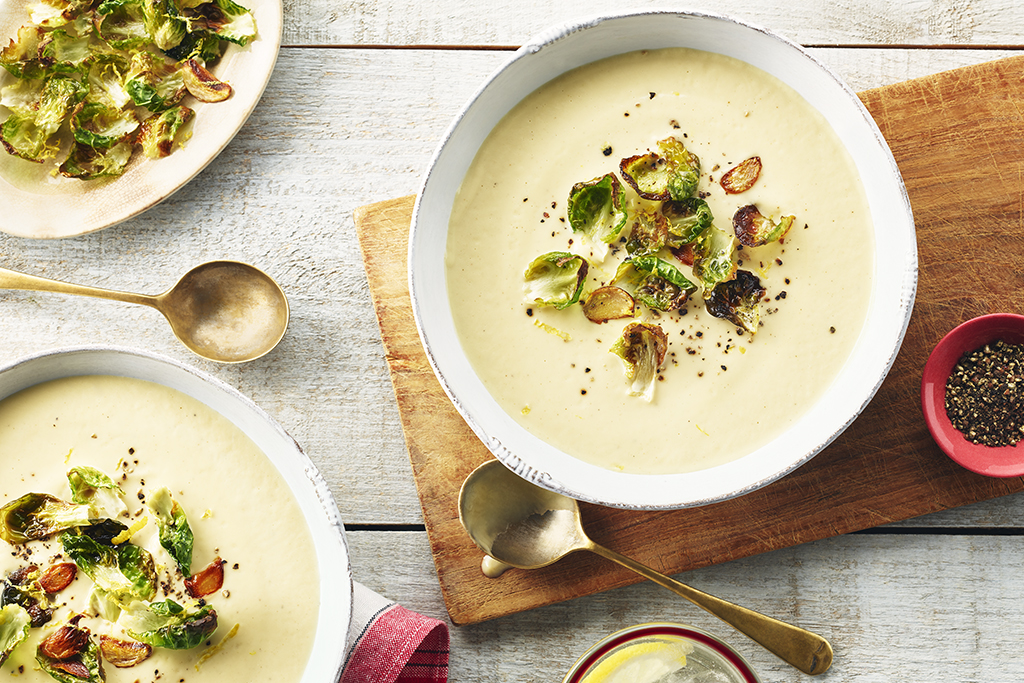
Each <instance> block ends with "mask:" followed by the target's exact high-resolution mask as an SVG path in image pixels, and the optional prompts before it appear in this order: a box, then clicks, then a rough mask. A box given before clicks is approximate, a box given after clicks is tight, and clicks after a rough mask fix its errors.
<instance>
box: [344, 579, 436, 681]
mask: <svg viewBox="0 0 1024 683" xmlns="http://www.w3.org/2000/svg"><path fill="white" fill-rule="evenodd" d="M448 642H449V641H448V625H447V624H445V623H444V622H443V621H438V620H437V619H432V618H430V617H425V616H423V615H422V614H417V613H416V612H413V611H411V610H407V609H406V608H404V607H402V606H401V605H398V604H396V603H394V602H392V601H390V600H388V599H387V598H385V597H383V596H381V595H378V594H377V593H374V592H373V591H372V590H370V589H369V588H367V587H366V586H364V585H362V584H361V583H359V582H353V592H352V625H351V626H350V627H349V633H348V653H347V655H346V657H345V668H344V669H343V670H342V673H341V681H340V683H438V682H439V681H440V682H441V683H444V682H445V681H447V680H448Z"/></svg>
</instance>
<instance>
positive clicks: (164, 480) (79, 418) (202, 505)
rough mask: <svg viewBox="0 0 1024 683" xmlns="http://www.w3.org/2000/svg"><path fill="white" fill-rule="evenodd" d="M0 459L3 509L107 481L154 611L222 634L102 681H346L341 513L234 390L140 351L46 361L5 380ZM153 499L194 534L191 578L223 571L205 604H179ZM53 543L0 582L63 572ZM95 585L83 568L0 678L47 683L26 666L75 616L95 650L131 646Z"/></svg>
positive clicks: (11, 567) (8, 564)
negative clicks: (212, 569) (143, 565)
mask: <svg viewBox="0 0 1024 683" xmlns="http://www.w3.org/2000/svg"><path fill="white" fill-rule="evenodd" d="M0 453H2V455H0V459H2V460H3V467H4V473H5V474H4V477H3V480H2V481H0V506H5V505H8V504H10V503H11V502H12V501H15V500H17V499H19V498H20V497H21V496H23V495H25V494H28V493H46V494H49V495H51V496H54V497H56V498H59V499H61V500H64V501H65V502H71V500H72V498H71V497H70V496H72V495H73V494H72V493H71V492H70V491H69V478H68V472H69V471H71V470H73V469H78V468H93V469H95V470H98V471H100V472H102V473H104V474H106V475H107V476H108V477H109V478H110V479H111V480H112V481H114V482H115V483H116V484H117V485H118V486H119V487H120V493H119V497H120V498H122V499H123V500H124V502H125V503H126V504H127V512H125V513H122V514H121V515H119V516H117V517H116V521H119V522H123V525H124V526H127V527H130V528H131V529H132V532H131V533H132V534H133V535H132V536H131V538H130V540H129V541H128V542H129V543H132V544H136V545H138V546H140V547H142V548H143V549H145V550H146V551H149V552H150V553H151V554H152V557H153V560H154V565H155V567H156V572H157V575H156V576H157V584H158V590H157V593H156V594H155V595H153V596H152V597H151V598H150V599H151V600H152V601H153V602H154V603H155V602H162V601H163V600H165V599H167V598H170V599H172V600H174V601H175V602H176V603H178V604H180V605H182V606H183V607H185V608H186V611H188V610H191V609H194V608H195V606H196V605H199V604H207V605H210V606H212V607H213V608H214V609H215V610H216V613H217V629H216V630H215V631H213V633H212V634H211V635H210V636H209V637H208V638H206V639H204V642H202V643H200V644H199V645H198V646H195V647H191V648H189V649H165V648H164V647H153V648H152V654H151V655H150V656H149V657H148V658H146V659H145V660H143V661H141V662H140V663H137V664H135V665H134V666H131V667H128V668H120V667H118V666H114V665H112V664H111V663H110V661H104V662H103V670H104V672H105V674H106V680H107V681H114V682H118V681H124V682H126V683H131V682H132V681H137V680H140V679H142V680H149V679H152V678H154V677H156V678H164V679H166V680H174V681H178V680H186V681H192V682H199V681H217V682H218V683H224V682H225V681H234V680H238V681H246V683H251V682H253V681H266V682H267V683H270V682H274V683H283V682H285V681H289V682H293V683H331V682H334V681H337V680H338V678H339V677H340V674H341V670H342V665H343V657H344V652H345V643H346V638H347V632H348V626H349V621H350V617H351V609H352V608H351V603H352V583H351V571H350V567H349V560H348V552H347V546H346V542H345V537H344V528H343V525H342V522H341V518H340V515H339V513H338V509H337V506H336V505H335V503H334V500H333V498H332V496H331V493H330V491H329V490H328V488H327V486H326V484H325V483H324V481H323V479H321V477H320V474H319V473H318V472H317V470H316V468H315V466H314V465H313V463H312V462H311V461H310V460H309V458H308V457H307V456H306V455H305V454H304V453H303V452H302V450H301V449H300V448H299V446H298V444H297V443H296V442H295V441H294V440H293V439H292V438H291V437H290V436H289V435H288V434H287V433H286V432H285V431H284V430H283V429H282V428H281V426H280V425H278V424H277V423H276V422H275V421H274V420H273V419H272V418H271V417H270V416H269V415H267V414H266V413H265V412H264V411H262V410H261V409H260V408H258V407H257V406H256V405H255V404H253V403H252V402H251V401H250V400H248V399H247V398H245V397H244V396H242V395H241V394H240V393H239V392H238V391H236V390H234V389H233V388H231V387H230V386H228V385H226V384H224V383H223V382H221V381H219V380H217V379H215V378H213V377H210V376H208V375H206V374H204V373H202V372H199V371H197V370H195V369H193V368H190V367H188V366H186V365H183V364H180V363H178V362H176V361H173V360H170V359H168V358H164V357H161V356H157V355H154V354H150V353H147V352H142V351H135V350H131V349H124V348H114V347H102V348H101V347H83V348H73V349H62V350H56V351H51V352H45V353H42V354H39V355H35V356H32V357H29V358H26V359H24V360H20V361H18V362H15V363H13V364H11V365H8V366H6V367H4V368H2V369H0ZM161 488H166V489H167V490H168V491H169V492H170V495H171V497H172V499H173V500H174V501H175V502H176V503H177V504H178V505H179V506H180V508H181V509H182V510H183V511H184V513H185V516H186V518H187V520H188V524H189V526H190V528H191V531H192V536H193V542H192V551H191V572H192V574H194V575H198V574H200V573H201V572H202V571H203V570H204V569H205V568H206V567H208V566H210V565H213V564H216V563H220V564H221V566H222V572H223V581H222V583H221V585H220V586H219V587H217V588H216V590H215V591H213V592H212V593H209V594H203V596H202V597H201V599H200V600H199V601H197V600H196V599H194V598H193V597H192V596H190V595H188V594H186V593H184V592H183V591H182V589H181V584H182V579H183V577H184V576H185V573H184V572H183V571H181V570H180V569H179V568H177V567H178V565H176V563H175V561H174V559H173V557H172V556H170V555H168V554H167V553H166V551H165V550H164V549H163V548H162V544H161V542H160V540H159V533H158V530H157V524H156V519H155V514H154V511H153V510H152V509H150V508H149V507H148V501H150V500H153V499H154V496H155V495H156V492H157V490H158V489H161ZM143 519H145V520H146V522H145V524H142V523H141V522H140V520H143ZM137 526H138V527H139V528H136V527H137ZM117 542H118V543H121V542H124V541H117ZM62 543H63V539H61V538H59V537H51V538H49V539H45V540H33V541H29V542H27V543H25V544H22V545H16V546H14V551H13V552H4V553H3V554H2V556H0V577H3V578H9V577H10V576H11V574H12V572H15V571H17V570H19V569H20V568H21V567H23V566H26V565H30V564H31V565H36V566H38V567H39V568H40V570H42V571H45V570H46V569H47V568H48V567H49V566H52V565H53V563H55V562H56V563H61V562H67V560H68V557H67V555H66V553H62ZM0 546H3V547H7V546H8V543H6V542H5V541H0ZM65 551H66V549H65ZM91 576H92V575H91V574H90V575H88V576H87V575H86V573H85V570H84V569H82V568H79V570H78V572H77V578H76V579H75V580H74V581H73V582H72V583H71V584H70V585H68V586H67V587H66V588H64V589H63V590H61V591H60V592H58V593H57V594H56V595H55V596H53V598H54V602H55V604H56V609H55V611H54V613H53V616H52V619H51V621H50V623H48V624H44V625H42V626H40V627H39V628H31V629H29V636H28V639H27V640H26V641H24V642H22V643H21V644H20V645H18V646H17V648H15V650H14V652H13V653H12V654H11V656H10V657H9V658H8V660H7V661H6V662H5V663H4V664H3V668H2V671H4V672H8V671H11V672H23V674H22V675H20V676H19V680H26V681H29V680H31V681H40V682H42V681H49V680H52V679H51V678H50V677H49V676H48V675H47V674H46V673H44V672H43V671H42V670H40V669H39V668H38V667H37V666H36V660H35V656H36V649H37V645H38V644H39V641H40V640H41V639H43V638H44V637H46V636H47V635H48V634H49V633H50V632H52V631H53V630H54V629H53V627H54V626H55V625H57V624H59V623H62V622H64V621H66V619H68V617H69V615H72V614H85V615H86V617H85V619H84V620H83V621H81V622H80V624H79V625H81V626H86V627H87V628H89V630H90V632H91V634H92V638H94V639H98V638H100V637H101V636H109V637H113V638H117V639H121V640H124V641H129V640H131V638H130V637H129V636H126V635H125V631H124V628H122V626H123V625H124V619H123V618H122V617H123V615H124V614H125V612H126V611H127V610H125V609H121V610H120V612H118V611H117V609H114V610H113V613H111V612H110V611H109V610H110V608H111V603H105V602H103V601H100V602H96V601H95V599H94V596H93V593H94V585H100V583H99V581H97V583H96V584H94V583H93V581H92V579H91V578H90V577H91ZM198 592H199V593H201V592H202V591H198ZM121 602H122V603H129V600H127V599H125V600H122V601H121ZM104 611H106V612H105V616H100V614H104ZM236 625H237V628H236ZM157 672H158V673H157Z"/></svg>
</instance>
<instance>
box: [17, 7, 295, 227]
mask: <svg viewBox="0 0 1024 683" xmlns="http://www.w3.org/2000/svg"><path fill="white" fill-rule="evenodd" d="M26 4H27V3H25V2H23V1H22V0H0V44H2V45H7V43H8V41H9V40H10V39H11V38H14V37H15V36H16V35H17V32H18V28H19V27H21V26H23V25H25V24H27V23H29V21H28V12H27V11H26V9H25V6H26ZM241 4H242V5H243V6H244V7H248V8H249V9H250V10H251V11H252V13H253V16H254V17H255V18H256V28H257V30H258V31H259V34H258V35H257V37H256V39H255V40H253V41H250V43H249V44H248V45H246V46H245V47H239V46H237V45H233V44H230V43H225V45H227V46H228V47H227V48H226V49H225V52H224V55H223V56H222V57H221V59H220V60H219V61H218V62H217V64H216V65H215V66H214V67H213V68H212V72H213V74H214V75H215V76H217V77H218V78H219V79H221V80H223V81H226V82H228V83H229V84H231V87H232V89H233V90H234V92H233V94H232V96H231V97H230V98H228V99H227V100H225V101H223V102H215V103H203V102H198V101H196V100H195V99H194V98H192V97H191V96H188V97H186V98H185V101H184V104H186V105H187V106H189V107H191V108H192V109H195V111H196V116H195V118H194V119H193V120H192V122H191V123H190V124H188V126H187V127H186V128H184V129H183V130H184V131H186V132H188V131H191V137H190V138H189V139H187V140H186V142H185V145H184V147H180V148H178V147H176V148H175V150H174V152H173V153H172V154H171V155H170V156H168V157H165V158H163V159H147V158H146V157H145V155H143V154H141V152H139V151H138V150H136V153H135V156H134V157H133V158H132V160H131V161H130V162H129V164H128V168H127V169H126V170H125V172H124V174H123V175H121V176H120V177H117V178H98V179H96V180H76V179H74V178H65V177H63V176H61V175H60V174H56V175H54V174H51V171H53V170H54V169H55V168H56V167H57V165H59V163H58V164H54V163H52V161H51V162H46V163H43V164H37V163H34V162H31V161H26V160H24V159H19V158H17V157H15V156H12V155H10V154H8V153H7V152H6V151H5V150H3V149H0V195H2V196H3V198H4V211H3V215H2V216H0V230H2V231H3V232H6V233H8V234H11V235H16V236H18V237H35V238H55V237H72V236H75V235H84V234H85V233H89V232H94V231H96V230H101V229H103V228H107V227H110V226H112V225H116V224H117V223H120V222H122V221H125V220H127V219H129V218H132V217H133V216H137V215H138V214H140V213H142V212H143V211H145V210H146V209H149V208H151V207H153V206H156V205H157V204H159V203H160V202H162V201H163V200H164V199H167V198H168V197H169V196H171V195H172V194H174V193H175V192H176V191H178V190H179V189H181V188H182V187H183V186H184V185H185V184H186V183H187V182H188V181H190V180H192V178H194V177H195V176H196V175H197V174H198V173H199V172H200V171H202V170H203V169H204V168H206V165H207V164H209V163H210V162H211V161H213V160H214V158H216V156H217V155H218V154H220V152H221V150H223V149H224V148H225V147H226V146H227V144H228V143H229V142H231V139H232V138H233V137H234V136H235V134H236V133H237V132H238V131H239V129H241V127H242V125H243V124H244V123H245V121H246V119H248V118H249V114H251V113H252V111H253V109H255V107H256V103H257V102H259V99H260V97H261V96H262V95H263V90H264V88H266V85H267V82H268V81H269V80H270V74H271V73H272V72H273V71H274V63H275V62H276V61H277V53H278V50H279V48H280V46H281V25H282V5H281V0H250V2H242V3H241ZM15 80H16V79H15V78H14V77H13V76H11V75H10V74H9V73H7V71H5V70H4V69H0V87H3V86H5V85H9V84H10V83H12V82H13V81H15ZM8 114H9V111H8V110H7V108H6V107H0V121H2V120H4V119H6V118H7V116H8ZM181 135H182V134H181V133H179V137H181ZM62 159H63V156H58V161H59V160H62Z"/></svg>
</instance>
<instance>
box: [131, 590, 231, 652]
mask: <svg viewBox="0 0 1024 683" xmlns="http://www.w3.org/2000/svg"><path fill="white" fill-rule="evenodd" d="M118 624H119V625H120V626H121V627H122V628H124V630H125V631H126V632H127V633H128V635H130V636H131V637H132V638H134V639H135V640H138V641H139V642H142V643H146V644H147V645H152V646H153V647H162V648H166V649H169V650H188V649H191V648H193V647H196V646H197V645H199V644H201V643H202V642H203V641H204V640H206V639H207V638H209V637H210V636H211V635H213V632H214V631H216V630H217V612H216V611H215V610H214V609H213V608H212V607H211V606H210V605H203V606H202V607H200V608H199V609H198V610H197V611H194V612H190V611H188V610H186V609H185V608H184V607H182V606H181V605H179V604H178V603H176V602H174V601H173V600H171V599H170V598H168V599H167V600H164V601H163V602H154V603H152V604H149V605H146V604H145V603H142V602H133V603H132V604H131V605H129V606H128V607H127V608H126V609H125V610H124V611H123V612H122V613H121V617H120V618H119V619H118Z"/></svg>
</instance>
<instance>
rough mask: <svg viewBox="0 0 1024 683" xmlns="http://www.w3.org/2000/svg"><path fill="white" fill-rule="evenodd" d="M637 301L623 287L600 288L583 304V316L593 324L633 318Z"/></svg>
mask: <svg viewBox="0 0 1024 683" xmlns="http://www.w3.org/2000/svg"><path fill="white" fill-rule="evenodd" d="M635 312H636V301H635V300H634V299H633V297H632V296H630V294H629V292H627V291H626V290H624V289H622V288H621V287H615V286H614V285H606V286H604V287H598V288H597V289H595V290H594V291H593V292H591V293H590V295H589V296H588V297H587V300H586V301H584V302H583V314H584V315H586V316H587V320H589V321H590V322H592V323H598V324H600V323H606V322H608V321H609V320H616V319H618V318H632V317H633V315H634V313H635Z"/></svg>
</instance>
